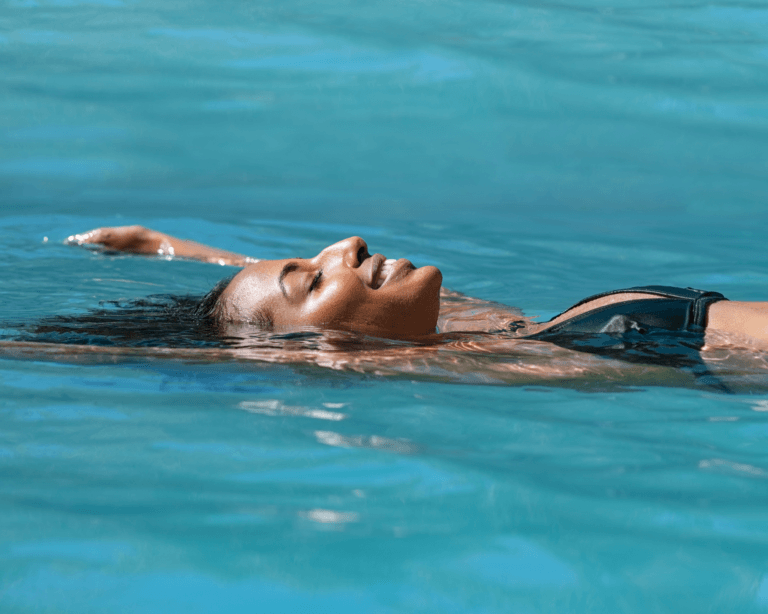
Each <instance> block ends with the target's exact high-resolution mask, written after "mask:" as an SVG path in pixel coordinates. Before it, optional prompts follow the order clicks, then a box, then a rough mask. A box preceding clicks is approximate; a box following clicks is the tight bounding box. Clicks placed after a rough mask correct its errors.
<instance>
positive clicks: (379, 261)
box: [368, 254, 386, 290]
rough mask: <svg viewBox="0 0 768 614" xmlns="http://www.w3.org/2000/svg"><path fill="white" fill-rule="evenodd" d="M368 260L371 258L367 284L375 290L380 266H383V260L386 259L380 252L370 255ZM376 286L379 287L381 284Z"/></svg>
mask: <svg viewBox="0 0 768 614" xmlns="http://www.w3.org/2000/svg"><path fill="white" fill-rule="evenodd" d="M370 260H371V273H370V278H369V280H368V285H369V286H370V287H371V289H373V290H376V289H377V286H376V284H377V283H378V281H379V277H380V275H381V270H382V268H384V262H385V261H386V258H385V257H384V256H382V255H381V254H374V255H373V256H371V258H370ZM378 287H381V286H378Z"/></svg>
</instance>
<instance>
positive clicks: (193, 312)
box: [4, 277, 232, 347]
mask: <svg viewBox="0 0 768 614" xmlns="http://www.w3.org/2000/svg"><path fill="white" fill-rule="evenodd" d="M231 280H232V277H229V278H227V279H223V280H222V281H220V282H219V283H217V284H216V285H215V286H214V287H213V288H212V289H211V291H210V292H208V293H207V294H206V295H205V296H202V297H200V296H191V295H187V296H174V295H168V294H154V295H150V296H147V297H144V298H139V299H130V300H125V299H122V300H116V301H101V302H100V303H99V307H98V308H96V309H90V310H88V311H87V312H85V313H83V314H77V315H67V316H61V315H58V316H49V317H45V318H42V319H40V320H37V321H36V322H21V323H8V322H6V323H5V324H4V328H5V330H4V336H5V337H6V339H12V340H16V341H36V342H40V343H65V344H76V345H100V346H123V347H211V346H213V347H221V346H227V345H230V343H231V340H229V342H228V340H227V338H226V337H224V336H223V335H222V334H221V325H220V322H219V320H218V309H217V307H218V300H219V297H220V296H221V294H222V292H223V291H224V289H225V288H226V287H227V285H228V284H229V282H230V281H231Z"/></svg>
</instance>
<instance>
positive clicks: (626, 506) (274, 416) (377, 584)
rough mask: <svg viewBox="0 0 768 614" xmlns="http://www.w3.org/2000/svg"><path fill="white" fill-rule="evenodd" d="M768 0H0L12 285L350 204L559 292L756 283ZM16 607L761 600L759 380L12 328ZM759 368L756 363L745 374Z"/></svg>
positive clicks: (437, 247)
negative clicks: (283, 361) (113, 341)
mask: <svg viewBox="0 0 768 614" xmlns="http://www.w3.org/2000/svg"><path fill="white" fill-rule="evenodd" d="M767 24H768V6H763V5H762V4H760V3H745V2H721V3H718V4H710V3H704V2H694V1H691V2H679V3H676V4H674V5H670V6H665V5H648V3H640V2H636V3H632V2H600V1H596V0H592V1H589V2H587V1H582V2H561V3H558V4H544V3H524V2H481V1H469V0H454V1H449V2H442V3H427V2H416V1H410V2H391V1H388V2H368V3H357V2H345V1H342V0H333V1H327V2H322V1H313V2H303V1H301V0H286V1H284V2H281V3H242V2H226V1H223V2H216V3H214V2H210V1H209V2H178V1H177V2H173V1H170V0H158V1H156V2H147V1H138V0H137V1H130V0H125V1H121V0H101V1H92V2H79V1H77V0H56V1H45V0H40V1H18V2H13V1H9V2H5V3H4V4H3V6H2V7H0V67H2V68H0V75H1V76H2V82H1V84H2V92H3V95H2V96H0V204H1V205H2V217H0V239H1V240H0V255H1V256H2V257H1V258H0V267H2V280H3V284H2V286H1V287H0V296H1V298H2V300H1V301H0V319H2V320H4V321H7V320H13V319H20V318H25V319H32V318H35V317H39V316H44V315H49V314H68V313H81V312H83V310H85V309H87V308H88V307H93V306H96V305H97V304H98V301H99V300H102V299H115V298H131V297H136V296H143V295H145V294H149V293H153V292H172V293H188V292H189V293H201V292H204V291H205V290H207V289H208V288H210V287H211V286H212V285H213V284H214V283H215V282H216V281H217V280H218V279H220V278H221V277H223V276H224V275H226V274H228V273H229V272H231V271H228V270H227V269H224V268H221V267H215V266H211V265H203V264H199V263H191V262H166V261H162V260H147V259H140V258H132V257H108V256H104V255H100V254H93V253H90V252H87V251H84V250H78V249H74V248H71V247H67V246H65V245H64V244H63V240H64V239H65V238H66V237H67V236H68V235H69V234H72V233H74V232H78V231H82V230H86V229H88V228H91V227H94V226H98V225H104V224H123V223H140V224H144V225H147V226H152V227H156V228H159V229H161V230H164V231H168V232H173V233H175V234H178V235H181V236H186V237H189V238H193V239H196V240H198V241H202V242H208V243H211V244H214V245H217V246H221V247H227V248H229V249H232V250H235V251H241V252H245V253H249V254H252V255H254V256H257V257H267V258H269V257H288V256H296V255H308V254H313V253H315V252H316V251H317V250H319V249H321V248H322V247H323V246H325V245H327V244H328V243H330V242H333V241H336V240H338V239H341V238H344V237H345V236H348V235H351V234H360V235H362V236H363V237H365V238H366V239H367V240H368V241H369V243H370V244H371V248H372V249H373V250H376V251H381V252H382V253H385V254H388V255H395V256H403V257H408V258H410V259H412V260H413V261H414V262H416V263H417V264H436V265H438V266H439V267H440V268H441V269H442V270H443V272H444V277H445V281H446V285H447V286H449V287H451V288H453V289H456V290H461V291H463V292H466V293H468V294H472V295H475V296H480V297H482V298H486V299H491V300H498V301H502V302H505V303H510V304H514V305H517V306H519V307H521V308H523V309H524V310H525V311H526V312H527V313H529V314H538V315H541V316H542V317H548V316H551V315H553V314H554V313H556V312H557V311H559V310H560V309H562V308H564V307H565V306H566V305H568V304H570V303H571V302H573V301H575V300H577V299H579V298H581V297H583V296H584V295H586V294H588V293H590V292H596V291H600V290H604V289H608V288H612V287H620V286H625V285H633V284H638V283H668V284H676V285H684V286H687V285H691V286H696V287H706V288H712V289H715V290H719V291H721V292H724V293H725V294H726V295H727V296H729V297H731V298H734V299H741V300H763V299H766V287H767V284H766V282H767V281H768V270H767V269H766V249H765V238H764V237H765V229H766V226H767V224H766V222H768V208H766V205H765V197H766V194H767V193H768V190H766V188H767V187H768V186H767V185H766V179H765V175H766V170H768V169H767V168H766V167H767V166H768V157H767V156H766V153H765V149H766V130H767V129H768V123H767V118H768V115H767V114H766V111H767V110H768V109H767V108H766V107H767V105H766V102H765V101H766V95H767V94H768V91H767V89H768V88H766V85H767V83H766V82H767V81H768V70H767V69H768V40H767V37H766V25H767ZM0 387H2V390H0V476H1V480H0V534H1V535H2V541H1V542H0V609H1V610H2V611H3V612H11V613H31V612H35V613H37V612H69V611H72V612H80V613H90V612H94V613H96V612H99V613H101V612H110V613H112V612H132V613H133V612H158V613H159V612H182V611H183V612H214V611H221V610H226V611H230V612H254V611H258V612H295V611H301V610H305V611H312V612H353V611H354V612H359V611H366V612H368V611H370V612H522V613H527V612H558V613H560V612H578V613H581V612H600V613H602V612H633V613H634V612H637V613H640V612H642V613H645V612H649V611H654V612H675V613H680V612H692V613H693V612H695V613H701V612H726V611H727V612H764V611H765V610H766V609H768V529H767V528H766V526H767V525H766V520H768V513H767V512H766V504H768V496H767V495H768V490H767V489H766V477H767V476H768V474H767V473H766V472H767V471H768V455H766V452H765V448H766V443H767V442H768V420H766V417H767V416H768V414H766V411H768V397H766V396H765V395H764V394H760V393H755V394H752V395H749V394H740V395H731V396H726V395H721V394H716V393H712V392H706V391H702V390H687V389H662V388H652V387H650V388H639V389H634V390H631V391H616V390H606V391H604V392H594V391H591V392H580V391H578V390H563V389H559V388H547V387H530V386H528V387H509V388H505V387H483V386H460V385H455V384H440V383H430V382H425V381H410V380H408V379H401V378H398V379H388V378H377V377H375V376H371V375H368V376H364V375H358V374H349V373H338V372H334V371H330V370H324V369H320V368H316V367H306V366H305V367H301V366H295V367H291V366H274V365H269V364H259V363H255V364H237V363H234V364H231V363H226V364H221V363H220V364H210V363H205V362H204V361H201V362H184V361H180V360H170V359H169V360H160V359H157V358H153V359H147V360H143V361H142V360H133V361H129V362H123V363H120V362H116V363H115V364H96V365H89V366H85V365H78V364H76V363H67V362H63V363H56V362H52V361H44V360H40V361H31V360H19V361H14V360H3V361H2V363H0ZM763 389H764V387H763Z"/></svg>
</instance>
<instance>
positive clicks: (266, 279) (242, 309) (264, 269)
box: [221, 260, 291, 319]
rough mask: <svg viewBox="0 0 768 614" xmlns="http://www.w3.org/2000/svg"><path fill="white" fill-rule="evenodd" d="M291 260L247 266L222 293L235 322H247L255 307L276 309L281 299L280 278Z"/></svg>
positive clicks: (226, 309)
mask: <svg viewBox="0 0 768 614" xmlns="http://www.w3.org/2000/svg"><path fill="white" fill-rule="evenodd" d="M290 262H291V261H290V260H262V261H261V262H257V263H255V264H251V265H248V266H247V267H246V268H244V269H243V270H242V271H240V272H239V273H238V274H237V275H235V277H234V278H233V279H232V281H231V282H230V284H229V285H228V286H227V288H226V289H225V290H224V292H222V295H221V302H222V303H223V305H222V306H223V308H224V310H225V313H226V314H227V315H228V316H229V317H233V318H238V319H239V318H246V319H247V318H248V316H249V315H250V314H251V313H252V312H253V310H254V308H256V307H261V308H264V307H267V308H268V307H274V303H275V301H276V300H278V299H279V298H280V297H281V293H280V287H279V285H278V278H279V276H280V272H281V271H282V270H283V268H284V267H285V265H286V264H289V263H290Z"/></svg>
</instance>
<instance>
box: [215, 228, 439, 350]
mask: <svg viewBox="0 0 768 614" xmlns="http://www.w3.org/2000/svg"><path fill="white" fill-rule="evenodd" d="M385 260H386V259H385V258H384V256H382V255H381V254H374V255H373V256H371V255H370V254H369V253H368V245H367V244H366V243H365V241H363V240H362V239H361V238H360V237H350V238H349V239H345V240H344V241H340V242H339V243H334V244H333V245H331V246H329V247H327V248H325V249H324V250H323V251H322V252H320V253H319V254H318V255H317V256H315V257H314V258H309V259H303V258H292V259H289V260H264V261H261V262H258V263H256V264H251V265H249V266H247V267H246V268H244V269H243V270H242V271H241V272H240V273H238V274H237V275H236V276H235V277H234V278H233V280H232V281H231V282H230V284H229V285H228V286H227V288H226V289H225V290H224V292H223V293H222V294H221V297H220V298H219V311H218V315H219V317H220V318H221V320H223V321H226V322H254V323H262V324H263V323H264V322H269V323H270V325H271V326H272V327H273V328H274V330H291V329H296V328H300V327H319V328H331V329H339V330H349V331H354V332H358V333H363V334H367V335H373V336H377V337H388V338H413V337H419V336H424V335H429V334H432V333H434V332H435V326H436V325H437V317H438V312H439V308H440V285H441V283H442V274H441V273H440V271H439V270H438V269H437V268H436V267H433V266H425V267H421V268H415V267H414V266H413V265H412V264H411V263H410V262H409V261H408V260H398V261H396V262H394V263H391V261H390V263H388V264H387V265H385V264H384V262H385Z"/></svg>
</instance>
